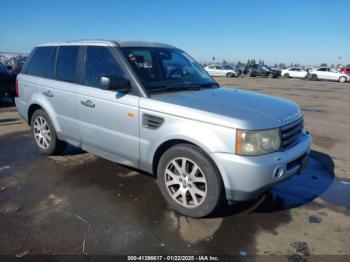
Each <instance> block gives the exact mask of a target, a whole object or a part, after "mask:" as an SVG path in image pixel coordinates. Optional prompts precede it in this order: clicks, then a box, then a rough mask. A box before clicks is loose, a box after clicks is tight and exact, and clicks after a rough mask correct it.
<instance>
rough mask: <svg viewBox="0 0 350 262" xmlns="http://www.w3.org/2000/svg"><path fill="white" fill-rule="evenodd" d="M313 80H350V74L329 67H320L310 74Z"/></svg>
mask: <svg viewBox="0 0 350 262" xmlns="http://www.w3.org/2000/svg"><path fill="white" fill-rule="evenodd" d="M308 78H309V79H311V80H318V79H319V80H332V81H339V82H341V83H344V82H347V81H350V75H347V74H343V73H340V72H338V71H336V70H335V69H331V68H329V67H320V68H317V69H315V70H312V71H311V72H310V74H309V76H308Z"/></svg>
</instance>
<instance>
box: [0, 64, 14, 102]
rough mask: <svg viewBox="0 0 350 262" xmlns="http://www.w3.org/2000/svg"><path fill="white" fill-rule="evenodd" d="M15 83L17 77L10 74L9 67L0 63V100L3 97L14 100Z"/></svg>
mask: <svg viewBox="0 0 350 262" xmlns="http://www.w3.org/2000/svg"><path fill="white" fill-rule="evenodd" d="M15 83H16V75H14V74H12V73H11V72H9V70H8V69H7V67H6V66H5V65H4V64H2V63H0V100H1V98H3V97H9V98H12V99H14V97H15V95H16V91H15Z"/></svg>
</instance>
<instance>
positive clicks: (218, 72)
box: [204, 65, 239, 77]
mask: <svg viewBox="0 0 350 262" xmlns="http://www.w3.org/2000/svg"><path fill="white" fill-rule="evenodd" d="M204 69H205V71H207V72H208V74H209V75H210V76H226V77H234V76H239V71H238V70H237V69H225V68H224V67H223V66H220V65H208V66H206V67H204Z"/></svg>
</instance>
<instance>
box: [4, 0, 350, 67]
mask: <svg viewBox="0 0 350 262" xmlns="http://www.w3.org/2000/svg"><path fill="white" fill-rule="evenodd" d="M0 10H1V27H0V52H1V51H2V52H5V51H6V52H30V51H31V49H32V48H33V47H34V46H35V45H37V44H39V43H43V42H50V41H59V40H75V39H115V40H143V41H151V42H162V43H168V44H172V45H175V46H177V47H180V48H182V49H184V50H185V51H186V52H188V53H189V54H190V55H191V56H192V57H194V58H196V59H197V60H199V61H203V62H204V61H211V59H212V57H215V59H216V61H217V62H221V61H222V60H226V61H228V62H238V61H243V62H245V61H247V60H248V59H253V58H254V59H256V60H259V59H263V60H264V61H265V63H266V64H274V63H280V62H284V63H287V64H289V63H299V64H304V65H311V64H313V65H318V64H320V63H323V62H324V63H328V64H329V65H330V64H337V63H342V64H350V27H349V17H350V0H289V1H286V0H262V1H259V0H249V1H243V0H241V1H237V0H210V1H209V0H99V1H92V0H91V1H90V0H75V1H73V0H60V1H54V0H31V1H26V0H1V1H0Z"/></svg>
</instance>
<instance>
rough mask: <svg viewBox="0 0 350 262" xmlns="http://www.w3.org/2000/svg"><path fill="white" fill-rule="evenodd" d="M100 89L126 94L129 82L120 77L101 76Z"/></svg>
mask: <svg viewBox="0 0 350 262" xmlns="http://www.w3.org/2000/svg"><path fill="white" fill-rule="evenodd" d="M101 89H103V90H116V91H118V92H126V93H127V92H129V90H130V82H129V80H128V79H126V78H125V77H122V76H102V77H101Z"/></svg>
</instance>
